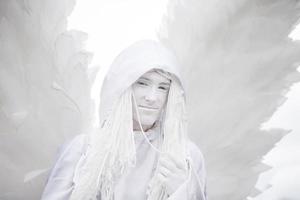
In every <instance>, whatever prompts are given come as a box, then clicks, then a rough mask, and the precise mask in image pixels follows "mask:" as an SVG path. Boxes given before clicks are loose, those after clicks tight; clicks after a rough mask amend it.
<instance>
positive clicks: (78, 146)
mask: <svg viewBox="0 0 300 200" xmlns="http://www.w3.org/2000/svg"><path fill="white" fill-rule="evenodd" d="M86 143H87V135H86V134H79V135H76V136H75V137H73V138H72V139H71V140H68V141H66V142H65V143H63V144H62V145H61V146H60V147H59V153H58V154H59V155H61V154H63V153H66V152H73V153H76V152H77V153H81V152H82V151H83V150H84V146H85V145H86Z"/></svg>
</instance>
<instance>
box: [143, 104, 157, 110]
mask: <svg viewBox="0 0 300 200" xmlns="http://www.w3.org/2000/svg"><path fill="white" fill-rule="evenodd" d="M138 107H139V108H141V109H144V110H158V108H153V107H149V106H141V105H140V106H138Z"/></svg>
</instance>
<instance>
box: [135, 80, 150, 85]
mask: <svg viewBox="0 0 300 200" xmlns="http://www.w3.org/2000/svg"><path fill="white" fill-rule="evenodd" d="M136 83H137V84H139V85H148V84H147V83H145V82H143V81H137V82H136Z"/></svg>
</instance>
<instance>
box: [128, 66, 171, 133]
mask: <svg viewBox="0 0 300 200" xmlns="http://www.w3.org/2000/svg"><path fill="white" fill-rule="evenodd" d="M170 83H171V81H170V80H169V79H167V78H166V77H164V76H163V75H161V74H159V73H157V72H155V71H152V70H151V71H149V72H147V73H145V74H144V75H142V76H141V77H140V78H139V79H138V80H137V81H136V82H135V83H134V84H133V85H132V89H133V95H134V96H135V100H136V104H137V107H138V111H139V116H140V122H141V124H142V127H143V129H144V130H147V129H149V128H151V127H152V126H153V124H154V123H155V121H157V120H158V119H159V117H160V114H161V112H162V110H163V108H164V106H165V104H166V101H167V97H168V92H169V88H170ZM132 107H133V129H134V130H139V129H140V128H139V124H138V118H137V113H136V108H135V106H134V103H133V105H132Z"/></svg>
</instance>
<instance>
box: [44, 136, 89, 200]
mask: <svg viewBox="0 0 300 200" xmlns="http://www.w3.org/2000/svg"><path fill="white" fill-rule="evenodd" d="M84 143H85V135H78V136H76V137H75V138H74V139H73V140H71V142H69V143H67V144H65V145H63V146H62V147H61V150H60V151H59V156H58V159H57V161H56V163H55V165H54V167H53V169H52V171H51V173H50V176H49V177H48V180H47V185H46V187H45V189H44V192H43V195H42V198H41V199H42V200H67V199H69V197H70V195H71V193H72V190H73V178H74V172H75V170H76V166H77V163H78V161H79V160H80V158H81V157H82V152H83V148H84Z"/></svg>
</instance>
